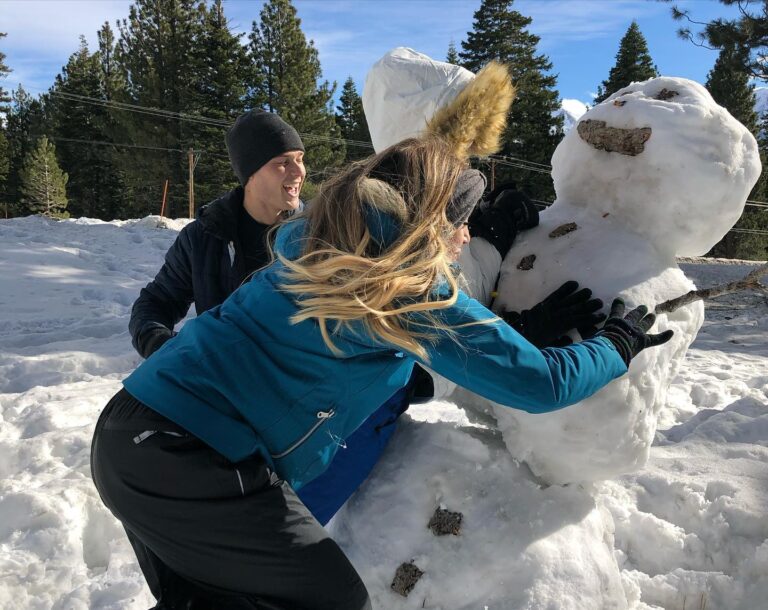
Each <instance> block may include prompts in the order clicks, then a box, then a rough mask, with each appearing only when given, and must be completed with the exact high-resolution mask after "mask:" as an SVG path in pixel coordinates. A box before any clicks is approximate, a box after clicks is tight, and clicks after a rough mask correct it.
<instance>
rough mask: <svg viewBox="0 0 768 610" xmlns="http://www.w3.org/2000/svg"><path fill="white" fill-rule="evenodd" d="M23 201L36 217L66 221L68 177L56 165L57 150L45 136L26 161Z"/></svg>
mask: <svg viewBox="0 0 768 610" xmlns="http://www.w3.org/2000/svg"><path fill="white" fill-rule="evenodd" d="M21 178H22V182H21V193H22V202H23V203H24V205H25V206H26V208H27V210H28V211H29V212H30V213H32V214H42V215H44V216H52V217H58V218H66V217H67V216H69V214H68V213H67V212H66V209H67V193H66V184H67V174H65V173H64V172H62V171H61V168H59V165H58V163H57V162H56V148H55V147H54V145H53V144H52V143H51V142H49V141H48V138H46V137H45V136H43V137H42V138H40V140H39V141H38V143H37V146H36V147H35V148H34V149H33V150H32V151H31V152H30V153H29V154H28V155H27V156H26V158H25V159H24V166H23V169H22V172H21Z"/></svg>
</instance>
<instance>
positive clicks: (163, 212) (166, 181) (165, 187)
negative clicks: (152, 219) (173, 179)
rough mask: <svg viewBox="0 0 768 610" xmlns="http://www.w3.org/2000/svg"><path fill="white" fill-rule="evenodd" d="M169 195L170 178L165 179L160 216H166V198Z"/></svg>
mask: <svg viewBox="0 0 768 610" xmlns="http://www.w3.org/2000/svg"><path fill="white" fill-rule="evenodd" d="M167 196H168V178H166V179H165V185H164V186H163V205H161V206H160V218H162V217H163V216H165V199H166V197H167Z"/></svg>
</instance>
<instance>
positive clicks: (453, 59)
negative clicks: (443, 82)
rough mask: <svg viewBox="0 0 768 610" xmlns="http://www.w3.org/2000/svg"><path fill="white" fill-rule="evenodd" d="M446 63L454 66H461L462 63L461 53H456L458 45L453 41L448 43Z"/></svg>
mask: <svg viewBox="0 0 768 610" xmlns="http://www.w3.org/2000/svg"><path fill="white" fill-rule="evenodd" d="M445 61H447V62H448V63H449V64H454V65H459V64H460V63H461V59H460V58H459V53H458V51H456V43H454V42H453V40H451V42H449V43H448V54H447V55H446V56H445Z"/></svg>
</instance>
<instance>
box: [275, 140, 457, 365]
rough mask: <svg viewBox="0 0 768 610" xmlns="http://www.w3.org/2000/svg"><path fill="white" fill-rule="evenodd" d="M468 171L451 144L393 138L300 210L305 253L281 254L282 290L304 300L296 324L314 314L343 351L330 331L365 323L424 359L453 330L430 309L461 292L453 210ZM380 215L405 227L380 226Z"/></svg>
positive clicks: (448, 302) (442, 305) (326, 336)
mask: <svg viewBox="0 0 768 610" xmlns="http://www.w3.org/2000/svg"><path fill="white" fill-rule="evenodd" d="M465 168H466V162H464V161H462V160H460V159H459V158H458V157H457V156H455V155H454V154H453V153H452V152H451V150H450V148H449V147H448V146H447V145H446V144H445V143H444V141H442V140H441V139H439V138H437V137H427V138H422V139H409V140H404V141H403V142H400V143H398V144H395V145H394V146H391V147H389V148H387V149H386V150H384V151H383V152H381V153H380V154H378V155H375V156H373V157H369V158H368V159H366V160H364V161H361V162H358V163H355V164H352V165H351V166H349V167H348V168H346V169H345V170H344V171H342V172H341V173H340V174H338V175H337V176H335V177H333V178H331V179H330V180H328V181H327V182H326V183H324V184H323V185H322V187H321V190H320V192H319V194H318V196H317V197H316V198H315V199H314V200H313V202H312V205H311V206H310V207H309V210H308V211H307V212H306V213H305V214H303V215H302V216H303V217H305V218H306V219H307V224H308V227H307V231H306V234H305V243H304V248H303V254H302V256H300V257H299V258H298V259H296V260H294V261H291V260H287V259H286V258H285V257H280V259H281V260H282V262H283V264H284V265H285V267H286V268H287V270H286V272H285V279H286V280H287V281H286V283H285V284H284V285H283V286H282V287H283V288H284V289H285V290H287V291H289V292H291V293H293V294H294V295H296V296H298V297H300V298H298V299H297V303H298V306H299V308H300V309H299V312H298V313H296V314H294V316H293V317H292V321H293V322H300V321H302V320H306V319H309V318H314V319H316V320H317V321H318V323H319V324H320V328H321V331H322V333H323V338H324V339H325V342H326V344H327V345H328V346H329V347H330V348H331V350H333V351H334V352H337V353H338V349H337V348H336V347H335V346H334V345H333V341H332V340H331V335H332V334H333V333H334V332H337V331H338V330H340V329H341V328H342V327H344V326H349V325H351V324H352V323H362V325H363V328H364V329H365V331H366V332H367V334H368V335H369V336H370V337H371V338H373V339H375V340H380V341H382V342H384V343H387V344H392V345H396V346H398V347H399V348H401V349H403V350H406V351H408V352H411V353H413V354H416V355H418V356H419V357H421V358H424V359H426V358H427V352H426V350H425V348H424V346H423V345H422V341H425V340H426V341H430V340H436V338H437V333H436V330H438V329H441V330H444V331H448V332H450V329H449V328H447V327H446V326H445V325H444V324H441V323H440V322H439V320H438V319H437V318H436V316H434V315H433V314H431V313H430V312H432V311H434V310H439V309H444V308H448V307H450V306H451V305H453V304H454V303H455V302H456V298H457V296H458V287H457V278H456V277H455V273H454V272H453V268H452V267H451V260H450V247H449V245H448V238H449V237H450V235H451V234H452V233H453V231H454V230H455V227H454V226H453V224H452V223H451V222H450V220H449V219H448V218H447V216H446V209H447V207H448V203H449V201H450V200H451V196H452V195H453V192H454V189H455V187H456V184H457V182H458V179H459V176H460V175H461V173H462V171H464V169H465ZM372 212H373V214H374V216H373V218H374V219H375V218H381V217H382V215H384V216H385V218H384V221H385V222H388V223H390V225H391V223H394V224H395V225H396V227H397V230H396V231H395V232H394V233H392V232H391V231H390V234H389V235H388V233H387V230H386V228H383V229H382V230H381V231H379V230H378V228H377V227H373V229H372V226H371V225H372V224H375V223H372V222H371V220H372V216H371V213H372ZM372 230H373V232H372ZM376 233H380V234H378V235H377V234H376ZM438 285H441V286H442V288H441V290H439V291H438V290H436V287H437V286H438ZM329 321H330V322H332V323H333V325H332V327H331V328H330V329H329V326H328V322H329Z"/></svg>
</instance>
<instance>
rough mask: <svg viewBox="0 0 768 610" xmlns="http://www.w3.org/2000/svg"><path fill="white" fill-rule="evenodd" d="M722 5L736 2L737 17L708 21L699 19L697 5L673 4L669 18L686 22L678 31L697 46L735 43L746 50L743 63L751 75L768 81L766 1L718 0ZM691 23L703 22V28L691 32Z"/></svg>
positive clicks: (719, 47) (698, 23)
mask: <svg viewBox="0 0 768 610" xmlns="http://www.w3.org/2000/svg"><path fill="white" fill-rule="evenodd" d="M720 2H721V3H722V4H725V5H734V4H735V5H738V9H739V10H738V17H737V18H736V19H725V18H722V17H718V18H716V19H714V20H713V21H710V22H708V23H702V22H700V21H698V19H697V18H696V17H695V16H692V13H693V15H695V12H696V10H697V9H696V8H695V5H694V8H693V9H690V10H689V9H685V10H684V9H681V8H679V7H677V6H674V7H672V18H673V19H675V20H677V21H683V22H687V24H689V25H685V26H683V27H681V28H680V29H679V30H678V31H677V34H678V36H679V37H680V38H683V39H684V40H690V41H691V42H693V43H694V44H696V45H697V46H706V47H713V48H715V49H723V48H724V47H727V46H729V45H737V46H739V47H741V48H743V49H745V50H746V51H747V53H748V57H747V60H746V62H745V66H746V69H747V71H748V72H749V73H750V75H751V76H752V77H753V78H757V79H759V80H763V81H764V80H768V64H767V63H766V61H765V57H766V50H768V1H766V0H762V1H761V2H744V1H743V0H720ZM690 24H697V25H703V26H704V27H703V29H702V30H701V31H699V32H696V33H694V32H693V31H692V30H691V27H690Z"/></svg>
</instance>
